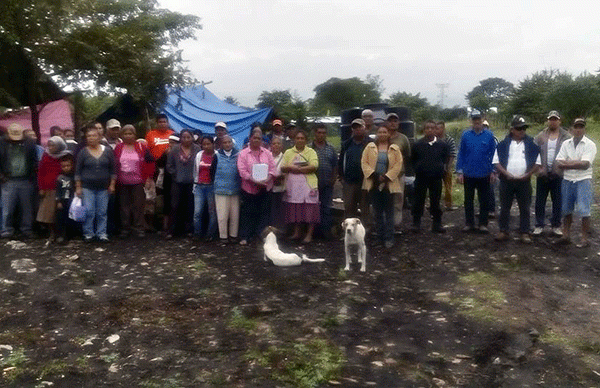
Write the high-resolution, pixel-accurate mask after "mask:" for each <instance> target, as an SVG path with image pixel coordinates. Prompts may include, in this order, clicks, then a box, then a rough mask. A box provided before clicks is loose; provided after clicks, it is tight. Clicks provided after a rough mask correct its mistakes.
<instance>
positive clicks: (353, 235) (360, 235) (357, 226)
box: [342, 218, 367, 272]
mask: <svg viewBox="0 0 600 388" xmlns="http://www.w3.org/2000/svg"><path fill="white" fill-rule="evenodd" d="M342 229H343V230H344V248H345V250H346V267H345V268H344V269H345V270H346V271H349V270H350V262H351V261H352V251H356V252H357V256H358V262H359V263H360V271H361V272H365V271H366V269H367V246H366V245H365V227H364V226H363V224H362V222H360V219H358V218H346V219H345V220H344V222H342Z"/></svg>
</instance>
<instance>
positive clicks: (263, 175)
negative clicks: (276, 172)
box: [252, 163, 269, 181]
mask: <svg viewBox="0 0 600 388" xmlns="http://www.w3.org/2000/svg"><path fill="white" fill-rule="evenodd" d="M268 176H269V166H268V165H267V164H266V163H256V164H254V165H252V179H254V180H255V181H265V180H267V177H268Z"/></svg>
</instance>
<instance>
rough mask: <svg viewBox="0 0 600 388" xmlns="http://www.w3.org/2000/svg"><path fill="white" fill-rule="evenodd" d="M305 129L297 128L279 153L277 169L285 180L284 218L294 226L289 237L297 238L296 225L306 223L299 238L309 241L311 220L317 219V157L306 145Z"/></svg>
mask: <svg viewBox="0 0 600 388" xmlns="http://www.w3.org/2000/svg"><path fill="white" fill-rule="evenodd" d="M306 138H307V136H306V132H304V131H303V130H298V131H297V132H296V135H295V136H294V146H293V147H292V148H290V149H289V150H287V151H285V154H283V161H282V162H281V171H282V172H284V173H287V178H286V182H285V196H284V199H283V200H284V202H285V222H286V223H288V224H292V225H293V226H294V232H293V234H292V236H291V237H290V238H291V239H292V240H298V239H300V237H301V236H300V225H301V224H303V223H305V224H307V225H308V228H307V232H306V236H305V237H304V240H303V242H304V243H309V242H311V241H312V237H313V231H314V228H315V224H318V223H319V222H320V221H321V215H320V211H319V190H318V180H317V174H316V171H317V168H318V167H319V157H318V156H317V153H316V152H315V150H313V149H312V148H310V147H307V146H306Z"/></svg>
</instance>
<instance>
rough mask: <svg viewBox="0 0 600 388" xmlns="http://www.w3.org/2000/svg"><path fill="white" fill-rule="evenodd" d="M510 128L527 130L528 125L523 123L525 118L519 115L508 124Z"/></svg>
mask: <svg viewBox="0 0 600 388" xmlns="http://www.w3.org/2000/svg"><path fill="white" fill-rule="evenodd" d="M510 126H511V127H513V128H523V127H525V128H527V127H529V124H527V122H525V118H524V117H523V116H521V115H516V116H515V117H514V118H513V120H512V122H511V123H510Z"/></svg>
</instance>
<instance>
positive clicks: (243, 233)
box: [237, 126, 275, 245]
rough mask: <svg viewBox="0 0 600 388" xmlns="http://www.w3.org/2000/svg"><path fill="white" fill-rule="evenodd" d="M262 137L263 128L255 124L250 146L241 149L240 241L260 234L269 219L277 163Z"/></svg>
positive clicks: (238, 163)
mask: <svg viewBox="0 0 600 388" xmlns="http://www.w3.org/2000/svg"><path fill="white" fill-rule="evenodd" d="M262 141H263V135H262V130H261V128H260V127H258V126H256V127H254V128H253V129H252V135H251V136H250V141H249V143H248V147H247V148H244V149H243V150H242V151H240V154H239V156H238V160H237V165H238V170H239V173H240V177H241V179H242V185H241V187H242V191H241V199H242V206H241V210H240V212H241V218H242V220H241V228H240V238H241V240H240V245H246V244H248V241H249V240H250V239H252V238H254V237H256V236H258V234H259V233H260V232H261V231H262V230H263V229H264V228H265V227H266V226H267V225H268V223H269V220H270V210H271V204H270V202H269V190H270V189H271V187H272V186H273V177H274V176H275V163H274V162H273V155H272V154H271V151H269V150H268V149H266V148H264V147H262V146H261V144H262Z"/></svg>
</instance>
